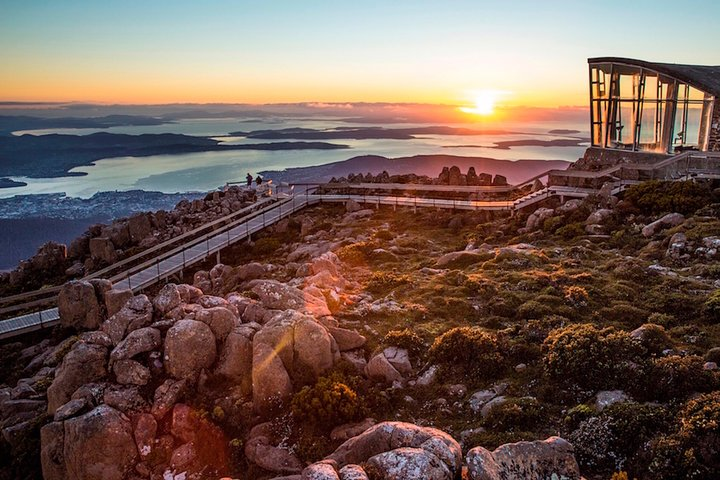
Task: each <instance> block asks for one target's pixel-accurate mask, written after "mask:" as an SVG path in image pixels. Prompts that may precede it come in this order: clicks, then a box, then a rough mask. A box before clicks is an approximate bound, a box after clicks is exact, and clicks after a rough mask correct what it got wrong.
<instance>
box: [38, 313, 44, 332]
mask: <svg viewBox="0 0 720 480" xmlns="http://www.w3.org/2000/svg"><path fill="white" fill-rule="evenodd" d="M38 316H39V317H40V328H45V327H43V319H42V310H40V311H39V312H38Z"/></svg>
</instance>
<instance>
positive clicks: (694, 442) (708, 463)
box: [646, 392, 720, 480]
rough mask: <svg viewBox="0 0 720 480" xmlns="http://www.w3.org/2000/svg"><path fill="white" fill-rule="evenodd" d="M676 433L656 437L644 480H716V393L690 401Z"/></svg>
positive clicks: (719, 458)
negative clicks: (646, 479) (645, 479)
mask: <svg viewBox="0 0 720 480" xmlns="http://www.w3.org/2000/svg"><path fill="white" fill-rule="evenodd" d="M678 424H679V425H678V428H677V431H676V432H674V433H672V434H670V435H665V436H661V437H658V438H656V439H655V440H654V441H653V442H652V444H651V461H650V463H649V467H648V474H647V476H646V478H648V479H651V480H681V479H697V480H711V479H713V480H714V479H717V478H720V392H712V393H708V394H705V395H701V396H700V397H698V398H696V399H694V400H690V401H689V402H687V404H685V407H684V408H683V409H682V411H681V412H680V418H679V422H678Z"/></svg>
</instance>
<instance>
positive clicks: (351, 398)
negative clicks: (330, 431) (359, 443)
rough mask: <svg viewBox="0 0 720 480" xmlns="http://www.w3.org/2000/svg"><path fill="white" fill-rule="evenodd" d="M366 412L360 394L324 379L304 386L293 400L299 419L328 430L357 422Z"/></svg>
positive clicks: (293, 407)
mask: <svg viewBox="0 0 720 480" xmlns="http://www.w3.org/2000/svg"><path fill="white" fill-rule="evenodd" d="M362 411H363V408H362V403H361V401H360V399H359V398H358V395H357V393H355V391H354V390H353V389H351V388H350V387H348V386H347V385H345V384H344V383H341V382H338V381H334V380H333V379H331V378H328V377H320V378H319V379H318V381H317V383H315V385H313V386H312V387H310V386H306V387H303V388H302V390H300V391H299V392H298V393H296V394H295V396H294V397H293V400H292V412H293V415H294V416H295V418H297V419H298V420H300V421H301V422H307V423H308V424H312V425H322V426H324V427H325V428H327V427H331V426H335V425H340V424H342V423H346V422H350V421H352V420H356V419H357V418H358V417H359V416H360V415H362Z"/></svg>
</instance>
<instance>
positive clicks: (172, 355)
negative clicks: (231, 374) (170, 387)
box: [164, 320, 216, 379]
mask: <svg viewBox="0 0 720 480" xmlns="http://www.w3.org/2000/svg"><path fill="white" fill-rule="evenodd" d="M215 356H216V347H215V336H214V335H213V333H212V331H211V330H210V327H208V326H207V325H206V324H204V323H203V322H198V321H196V320H180V321H179V322H177V323H175V325H173V326H172V327H171V328H170V330H168V332H167V335H166V336H165V352H164V357H165V370H166V371H167V373H168V374H169V375H170V376H172V377H174V378H178V379H186V378H187V379H191V378H195V377H196V376H197V375H198V374H199V373H200V370H202V369H203V368H209V367H210V366H212V364H213V363H214V362H215Z"/></svg>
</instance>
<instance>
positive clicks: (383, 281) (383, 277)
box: [366, 271, 410, 294]
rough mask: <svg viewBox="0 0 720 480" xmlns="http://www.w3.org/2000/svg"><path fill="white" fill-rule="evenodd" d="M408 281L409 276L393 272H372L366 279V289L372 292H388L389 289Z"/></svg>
mask: <svg viewBox="0 0 720 480" xmlns="http://www.w3.org/2000/svg"><path fill="white" fill-rule="evenodd" d="M407 283H410V276H409V275H404V274H402V275H401V274H398V273H395V272H385V271H379V272H373V273H372V275H371V276H370V280H368V284H367V287H366V288H367V291H368V292H372V293H381V294H388V293H390V290H392V289H394V288H396V287H399V286H400V285H405V284H407Z"/></svg>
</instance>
